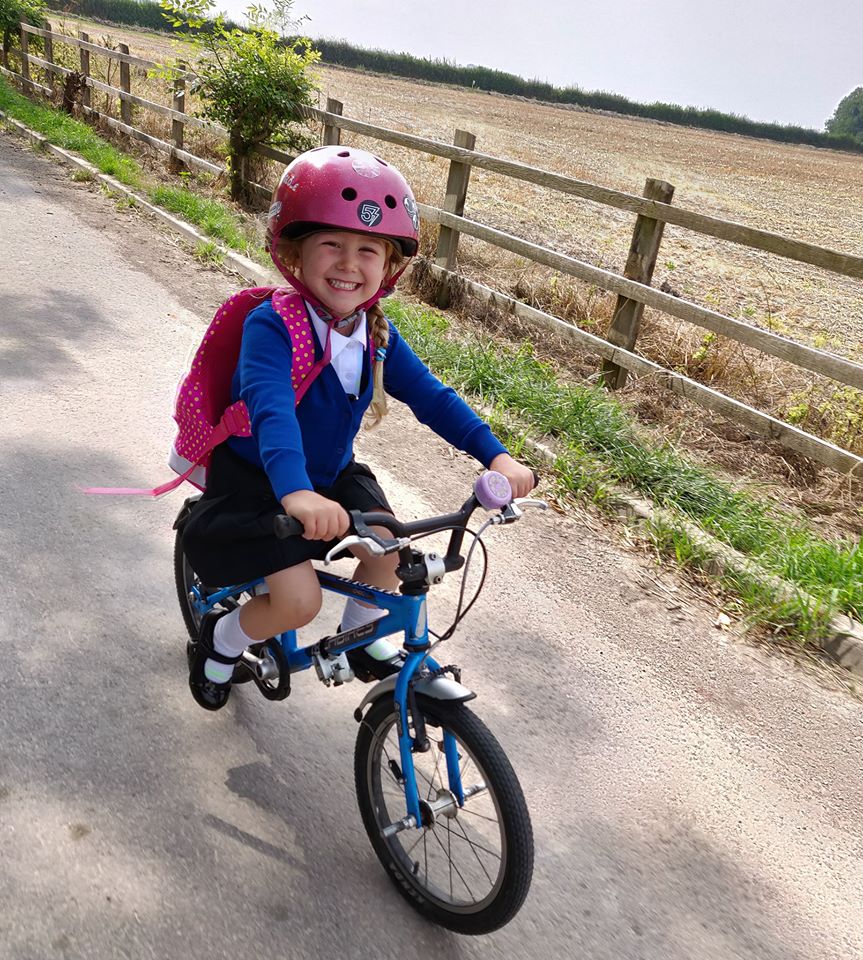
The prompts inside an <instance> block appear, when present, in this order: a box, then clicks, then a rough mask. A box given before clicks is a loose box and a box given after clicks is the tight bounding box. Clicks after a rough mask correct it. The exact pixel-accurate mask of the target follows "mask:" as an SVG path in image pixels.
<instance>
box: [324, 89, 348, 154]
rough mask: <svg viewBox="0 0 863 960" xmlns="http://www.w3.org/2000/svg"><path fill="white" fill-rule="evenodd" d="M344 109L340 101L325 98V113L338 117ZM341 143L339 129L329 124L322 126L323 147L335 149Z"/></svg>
mask: <svg viewBox="0 0 863 960" xmlns="http://www.w3.org/2000/svg"><path fill="white" fill-rule="evenodd" d="M344 109H345V105H344V104H343V103H342V101H341V100H334V99H333V98H332V97H327V113H337V114H338V115H339V116H341V115H342V110H344ZM341 142H342V131H341V127H334V126H333V125H332V124H330V123H325V124H324V146H325V147H337V146H338V145H339V144H340V143H341Z"/></svg>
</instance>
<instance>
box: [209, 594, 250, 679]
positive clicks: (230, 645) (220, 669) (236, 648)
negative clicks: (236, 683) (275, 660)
mask: <svg viewBox="0 0 863 960" xmlns="http://www.w3.org/2000/svg"><path fill="white" fill-rule="evenodd" d="M250 643H254V640H252V638H251V637H248V636H246V634H245V632H244V630H243V628H242V627H241V626H240V608H239V607H237V609H236V610H232V611H231V612H230V613H229V614H227V616H224V617H220V618H219V620H218V621H217V622H216V629H215V630H214V631H213V649H214V650H215V651H216V653H221V654H222V656H223V657H238V656H239V655H240V654H241V653H242V652H243V651H244V650H245V649H246V647H247V646H248V645H249V644H250ZM233 672H234V667H233V665H232V664H229V663H219V661H218V660H212V659H210V658H209V657H208V658H207V661H206V663H205V664H204V676H205V677H206V678H207V679H208V680H212V681H213V683H227V682H228V681H229V680H230V679H231V676H232V674H233Z"/></svg>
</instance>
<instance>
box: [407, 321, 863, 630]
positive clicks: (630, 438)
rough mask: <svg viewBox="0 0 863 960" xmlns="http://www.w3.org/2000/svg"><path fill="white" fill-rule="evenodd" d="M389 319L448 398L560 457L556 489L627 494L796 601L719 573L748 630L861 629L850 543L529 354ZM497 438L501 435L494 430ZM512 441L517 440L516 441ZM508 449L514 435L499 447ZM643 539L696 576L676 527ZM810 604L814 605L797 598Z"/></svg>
mask: <svg viewBox="0 0 863 960" xmlns="http://www.w3.org/2000/svg"><path fill="white" fill-rule="evenodd" d="M388 313H390V314H391V315H392V316H393V318H394V319H395V320H396V321H397V322H398V324H399V328H400V329H401V330H402V331H403V332H404V334H405V335H406V337H407V338H408V339H409V340H410V341H411V343H412V344H413V345H414V347H415V349H417V350H418V352H419V353H420V354H421V355H422V356H423V357H424V359H425V360H426V361H427V362H428V363H429V364H430V365H431V366H432V367H434V369H435V370H436V371H437V372H438V373H439V374H440V375H441V376H443V377H445V378H446V380H447V382H449V383H450V384H451V385H452V386H453V387H455V388H456V389H459V390H463V391H465V392H468V393H470V394H472V395H473V396H475V397H478V398H480V399H481V400H482V401H483V402H484V403H486V404H488V405H491V406H492V407H493V408H495V410H497V411H499V412H501V414H502V415H503V416H505V415H506V414H507V413H508V414H510V415H514V416H515V417H516V418H517V420H518V421H520V422H521V423H523V424H524V425H525V427H526V428H527V429H528V430H529V431H530V433H531V434H533V435H536V434H541V435H543V436H547V437H551V438H553V439H554V441H555V445H556V446H557V448H558V450H559V455H558V458H557V461H556V463H555V474H556V476H557V480H558V483H559V484H560V485H561V486H562V488H563V489H564V490H566V491H567V492H569V493H571V494H573V495H575V496H578V497H579V498H582V499H584V498H587V499H589V500H590V501H592V502H593V503H595V504H597V505H599V506H603V505H604V504H607V503H608V502H609V501H610V500H612V499H613V497H614V494H613V489H612V488H613V487H614V486H616V485H617V484H626V485H628V486H631V487H634V488H635V489H636V490H637V491H639V492H640V493H641V494H643V495H644V496H647V497H650V499H651V500H653V502H654V503H656V504H657V505H658V506H661V507H664V508H666V509H667V510H670V511H672V514H673V515H677V516H680V517H681V518H685V519H687V520H689V521H691V522H694V523H695V524H697V525H698V526H699V527H701V528H702V529H703V530H705V531H707V532H709V533H710V534H712V535H713V536H714V537H716V538H717V539H718V540H720V541H721V542H723V543H725V544H727V545H728V546H730V547H732V548H734V549H735V550H737V551H739V552H740V553H743V554H744V555H746V556H747V557H749V558H751V559H753V560H754V561H756V562H757V564H758V565H759V566H760V567H761V568H762V569H763V570H765V571H767V572H768V573H771V574H775V575H776V576H777V577H780V578H782V579H783V580H785V581H787V582H788V583H789V584H791V585H792V587H796V588H798V589H799V590H800V594H799V595H798V596H796V598H795V597H791V598H789V597H780V596H779V595H778V594H777V593H776V591H775V590H771V589H770V587H769V586H766V585H764V584H761V583H759V582H758V581H757V578H755V577H754V576H752V577H750V576H747V575H745V574H739V573H738V574H734V573H728V574H724V575H723V578H724V580H725V585H726V586H727V587H728V588H729V589H730V590H731V591H732V592H733V593H734V594H735V595H736V596H738V597H739V598H740V601H741V602H742V603H743V604H744V606H745V608H746V609H747V610H748V611H749V612H750V614H751V615H752V616H753V618H754V619H756V620H758V621H759V622H762V623H764V624H766V625H769V626H771V627H773V628H774V629H778V630H781V631H782V632H783V633H786V634H791V635H794V636H796V637H798V638H800V639H811V638H812V637H814V636H815V635H817V633H818V632H819V631H820V630H821V629H823V625H824V623H825V622H826V621H827V620H829V618H830V616H831V615H832V614H833V613H838V612H843V613H847V614H848V615H849V616H852V617H854V618H855V619H858V620H859V619H863V552H861V548H860V544H859V543H853V542H850V541H844V540H836V541H832V540H828V539H825V538H824V537H822V536H820V535H819V534H818V532H817V531H816V530H815V529H814V528H813V527H812V526H811V525H810V524H809V523H807V522H806V521H805V520H803V519H801V518H800V517H797V516H795V515H793V514H791V513H788V512H786V511H783V510H782V509H781V508H779V507H778V505H777V504H775V503H772V502H768V501H765V500H760V499H758V498H757V497H755V496H753V495H751V494H748V493H746V492H742V491H740V490H736V489H734V488H733V487H731V486H730V485H729V484H727V483H725V482H724V481H722V480H720V479H718V478H717V477H715V476H713V475H711V474H710V473H709V472H708V471H706V470H705V469H704V468H703V467H701V466H699V465H696V464H695V463H693V462H692V461H690V460H689V459H688V458H686V457H685V456H683V455H682V454H681V453H680V452H679V451H678V450H676V449H675V448H674V447H673V446H671V445H670V444H667V443H664V444H657V443H654V442H651V441H650V440H648V439H646V438H644V437H643V436H642V435H641V433H640V432H639V429H638V427H637V426H636V424H635V421H634V420H633V419H632V418H631V416H630V415H629V414H627V412H626V411H625V410H624V408H623V407H622V406H621V405H620V404H619V403H618V402H617V401H616V400H615V399H614V398H613V397H611V396H609V394H608V393H606V392H605V391H604V390H603V389H602V388H600V387H589V386H581V385H575V386H573V385H569V384H564V383H561V382H560V381H559V380H558V379H557V376H556V374H555V371H554V369H553V368H552V367H551V365H549V364H547V363H543V362H541V361H539V360H537V359H536V357H535V356H534V355H533V351H532V349H531V347H530V346H529V345H528V344H523V345H521V346H520V347H517V348H512V347H507V346H506V345H503V344H501V342H500V341H491V340H483V339H480V338H477V337H475V336H464V335H461V334H459V335H456V333H455V332H454V331H453V330H452V329H451V327H450V324H449V321H448V320H447V319H446V318H445V317H443V316H441V315H440V314H438V313H436V312H434V311H432V310H425V309H420V308H416V307H405V306H404V305H403V304H399V303H397V302H396V303H393V304H392V306H390V304H388ZM495 426H496V428H497V429H500V430H502V432H507V431H506V428H505V427H504V426H503V425H502V424H501V423H500V422H498V423H496V424H495ZM522 437H523V435H522ZM508 439H509V442H510V443H511V444H514V446H515V450H518V445H519V437H518V435H516V436H512V434H511V433H510V436H509V437H508ZM649 527H650V536H651V539H652V541H653V542H654V544H655V545H656V546H657V548H658V549H660V550H661V551H662V552H663V554H665V555H670V556H672V557H674V558H675V559H676V561H677V562H678V563H680V564H681V565H683V566H689V567H698V568H706V567H709V565H710V561H709V558H708V557H707V556H706V555H705V551H704V549H703V547H700V546H699V545H698V544H697V543H696V542H695V541H694V539H693V538H692V537H691V536H689V535H688V534H687V533H686V531H685V529H683V526H682V525H680V526H678V525H674V524H670V525H669V524H668V523H660V522H658V521H657V522H654V523H653V524H651V525H649ZM804 594H808V595H809V596H810V597H811V598H814V606H813V604H812V603H811V602H810V600H809V599H808V598H807V597H806V596H805V595H804Z"/></svg>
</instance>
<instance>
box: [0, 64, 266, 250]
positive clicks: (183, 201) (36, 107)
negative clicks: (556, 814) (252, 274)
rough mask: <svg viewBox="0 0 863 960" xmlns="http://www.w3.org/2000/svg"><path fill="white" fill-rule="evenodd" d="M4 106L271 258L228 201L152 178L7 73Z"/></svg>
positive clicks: (201, 223)
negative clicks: (9, 78)
mask: <svg viewBox="0 0 863 960" xmlns="http://www.w3.org/2000/svg"><path fill="white" fill-rule="evenodd" d="M0 110H2V111H4V113H6V114H8V115H9V116H10V117H14V118H15V119H16V120H20V122H21V123H23V124H25V125H26V126H28V127H29V128H30V129H31V130H35V131H36V132H37V133H41V134H42V136H43V137H45V138H46V139H47V140H48V141H49V142H50V143H53V144H54V145H55V146H58V147H62V148H63V149H64V150H71V151H73V152H74V153H77V154H78V155H79V156H82V157H83V158H84V159H85V160H89V162H90V163H92V164H93V166H94V167H96V168H97V169H99V170H100V171H101V172H102V173H106V174H108V175H109V176H111V177H114V178H115V179H116V180H118V181H119V182H120V183H122V184H124V185H125V186H127V187H131V188H132V189H134V190H137V191H138V192H139V193H141V194H142V195H144V196H145V197H146V198H147V199H148V200H149V201H150V202H151V203H154V204H155V205H156V206H158V207H162V209H164V210H168V211H169V212H171V213H175V214H178V215H179V216H181V217H183V219H184V220H186V221H188V222H189V223H191V224H194V225H195V226H196V227H199V228H200V230H201V232H202V233H204V234H205V235H206V236H208V237H212V238H213V239H214V240H218V241H219V242H220V243H223V244H224V245H225V246H226V247H229V248H230V249H231V250H236V251H237V252H238V253H242V254H243V255H244V256H247V257H249V258H251V259H253V260H257V261H258V262H259V263H266V262H267V261H266V259H265V258H264V256H263V255H262V254H261V251H260V246H261V244H260V240H259V238H258V237H257V236H256V235H255V234H254V231H252V230H250V229H249V227H248V226H247V225H246V224H245V223H244V222H243V220H242V218H240V217H239V216H237V214H236V213H234V212H233V211H232V210H231V209H230V207H229V205H228V204H227V202H224V203H223V202H219V201H216V200H211V199H208V198H207V197H202V196H201V195H200V194H197V193H194V192H193V191H192V190H191V189H190V187H189V186H188V184H183V185H182V186H178V187H175V186H170V185H165V184H164V183H160V184H154V183H152V182H151V179H150V177H149V176H148V175H147V172H146V171H145V170H144V169H143V168H142V167H141V165H140V164H139V163H138V162H137V161H136V160H135V159H134V158H133V157H131V156H129V155H128V154H126V153H123V152H122V151H121V150H119V149H118V148H117V147H115V146H114V145H113V144H112V143H110V142H108V141H107V140H105V139H104V138H103V137H101V136H99V134H98V133H96V132H95V131H94V130H93V128H92V127H90V126H89V125H88V124H86V123H84V122H82V121H80V120H75V119H74V118H73V117H70V116H68V115H67V114H66V113H63V112H62V111H60V110H56V109H54V108H53V107H47V106H42V105H41V104H36V103H33V101H32V100H29V99H27V97H25V96H22V95H21V94H20V93H18V92H17V91H16V90H13V89H12V87H11V86H10V85H9V83H8V82H7V81H6V80H5V78H3V77H0Z"/></svg>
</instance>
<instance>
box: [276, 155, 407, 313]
mask: <svg viewBox="0 0 863 960" xmlns="http://www.w3.org/2000/svg"><path fill="white" fill-rule="evenodd" d="M327 229H329V230H350V231H352V232H354V233H366V234H370V235H372V236H377V237H380V238H381V239H383V240H389V241H391V242H392V243H393V244H394V245H395V246H396V247H397V248H398V250H399V251H400V252H401V253H402V255H403V256H405V257H408V258H410V257H413V256H415V255H416V252H417V248H418V242H417V236H418V232H419V215H418V212H417V204H416V200H415V199H414V195H413V192H412V191H411V188H410V187H409V186H408V184H407V181H406V180H405V178H404V177H403V176H402V175H401V174H400V173H399V172H398V170H396V168H395V167H393V166H390V164H388V163H387V162H386V161H385V160H382V159H381V158H380V157H377V156H375V155H374V154H373V153H369V152H368V151H366V150H358V149H357V148H355V147H343V146H332V147H316V148H315V149H314V150H308V151H307V152H306V153H302V154H300V156H298V157H297V158H296V160H294V161H293V162H292V163H290V164H289V165H288V166H287V167H286V168H285V172H284V173H283V174H282V178H281V180H280V181H279V185H278V187H276V190H275V193H274V194H273V202H272V204H271V206H270V210H269V214H268V218H267V247H268V249H269V251H270V255H271V256H272V258H273V262H274V263H275V264H276V266H277V267H278V269H279V271H280V272H281V273H282V274H283V276H284V277H285V278H286V279H287V280H288V281H289V282H290V283H291V285H292V286H294V287H296V288H297V289H298V290H299V291H300V293H302V294H303V295H304V296H307V294H308V291H307V290H306V289H305V288H304V287H303V285H302V284H300V283H299V282H298V281H297V279H296V278H295V277H294V276H293V274H291V273H290V271H289V270H287V269H286V268H285V266H284V264H282V263H281V262H280V261H279V260H278V259H277V257H276V252H275V241H276V240H277V239H278V238H279V237H287V238H288V239H291V240H297V239H299V238H301V237H304V236H307V235H308V234H310V233H314V232H315V231H316V230H327ZM400 272H401V271H400ZM397 277H398V275H397V276H396V277H392V278H389V279H388V281H387V284H388V286H387V287H384V288H382V289H381V290H380V291H379V292H378V294H377V295H376V296H375V297H374V298H373V299H372V300H371V301H370V302H369V303H367V304H363V305H362V306H363V308H365V307H368V306H370V305H371V303H373V302H375V301H376V300H377V299H378V298H379V297H381V296H386V294H387V293H389V292H390V290H391V288H392V286H393V285H394V284H395V280H396V279H397ZM307 299H308V296H307Z"/></svg>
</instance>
